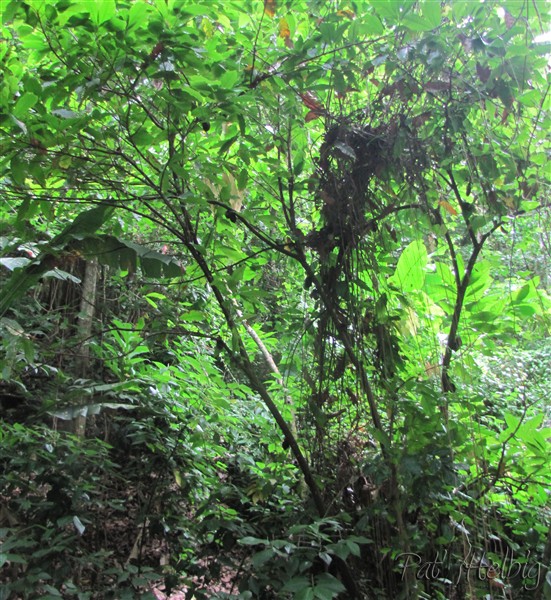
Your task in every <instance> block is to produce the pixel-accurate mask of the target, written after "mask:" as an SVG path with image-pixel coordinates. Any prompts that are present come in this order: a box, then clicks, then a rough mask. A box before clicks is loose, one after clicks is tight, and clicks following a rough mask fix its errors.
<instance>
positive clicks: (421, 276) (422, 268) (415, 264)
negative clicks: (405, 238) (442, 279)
mask: <svg viewBox="0 0 551 600" xmlns="http://www.w3.org/2000/svg"><path fill="white" fill-rule="evenodd" d="M427 262H428V255H427V249H426V248H425V244H424V243H423V241H421V240H417V241H414V242H411V244H409V245H408V246H407V247H406V248H405V250H404V251H403V252H402V254H401V256H400V258H399V259H398V264H397V265H396V271H395V272H394V275H392V277H391V278H390V281H391V282H392V283H394V285H396V287H398V288H399V289H400V290H401V291H403V292H411V291H413V290H420V289H421V288H422V287H423V283H424V281H425V273H426V266H427Z"/></svg>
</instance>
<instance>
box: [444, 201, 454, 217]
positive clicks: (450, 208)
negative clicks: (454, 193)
mask: <svg viewBox="0 0 551 600" xmlns="http://www.w3.org/2000/svg"><path fill="white" fill-rule="evenodd" d="M440 206H441V207H442V208H444V209H445V210H446V212H448V213H450V215H452V216H453V217H455V216H456V215H457V211H456V210H455V208H454V207H453V206H452V205H451V204H450V203H449V202H448V201H447V200H440Z"/></svg>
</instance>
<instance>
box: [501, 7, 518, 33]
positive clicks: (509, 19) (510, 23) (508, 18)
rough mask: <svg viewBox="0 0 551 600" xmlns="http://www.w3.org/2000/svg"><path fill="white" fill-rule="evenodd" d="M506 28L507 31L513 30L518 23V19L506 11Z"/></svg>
mask: <svg viewBox="0 0 551 600" xmlns="http://www.w3.org/2000/svg"><path fill="white" fill-rule="evenodd" d="M504 18H505V26H506V27H507V29H511V27H512V26H513V25H514V24H515V23H516V21H517V20H516V19H515V17H513V15H512V14H511V13H510V12H509V11H508V10H505V15H504Z"/></svg>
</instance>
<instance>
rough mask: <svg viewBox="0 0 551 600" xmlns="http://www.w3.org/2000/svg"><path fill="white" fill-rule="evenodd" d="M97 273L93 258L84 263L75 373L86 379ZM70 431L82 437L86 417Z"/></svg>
mask: <svg viewBox="0 0 551 600" xmlns="http://www.w3.org/2000/svg"><path fill="white" fill-rule="evenodd" d="M98 271H99V266H98V261H97V260H96V259H95V258H92V259H90V260H88V261H87V262H86V267H85V270H84V279H83V281H82V297H81V299H80V310H79V315H78V324H77V326H78V337H79V340H80V352H79V355H78V360H77V371H78V373H79V375H80V377H87V376H88V375H89V364H90V346H89V345H88V341H89V338H90V336H91V334H92V323H93V320H94V313H95V306H96V287H97V281H98ZM72 430H73V433H74V434H75V435H78V436H79V437H84V434H85V431H86V415H78V416H77V417H75V418H74V419H73V422H72Z"/></svg>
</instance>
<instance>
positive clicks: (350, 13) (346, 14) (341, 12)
mask: <svg viewBox="0 0 551 600" xmlns="http://www.w3.org/2000/svg"><path fill="white" fill-rule="evenodd" d="M337 15H338V16H339V17H346V18H347V19H354V18H355V17H356V15H355V14H354V12H353V11H352V10H349V9H345V10H338V11H337Z"/></svg>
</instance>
